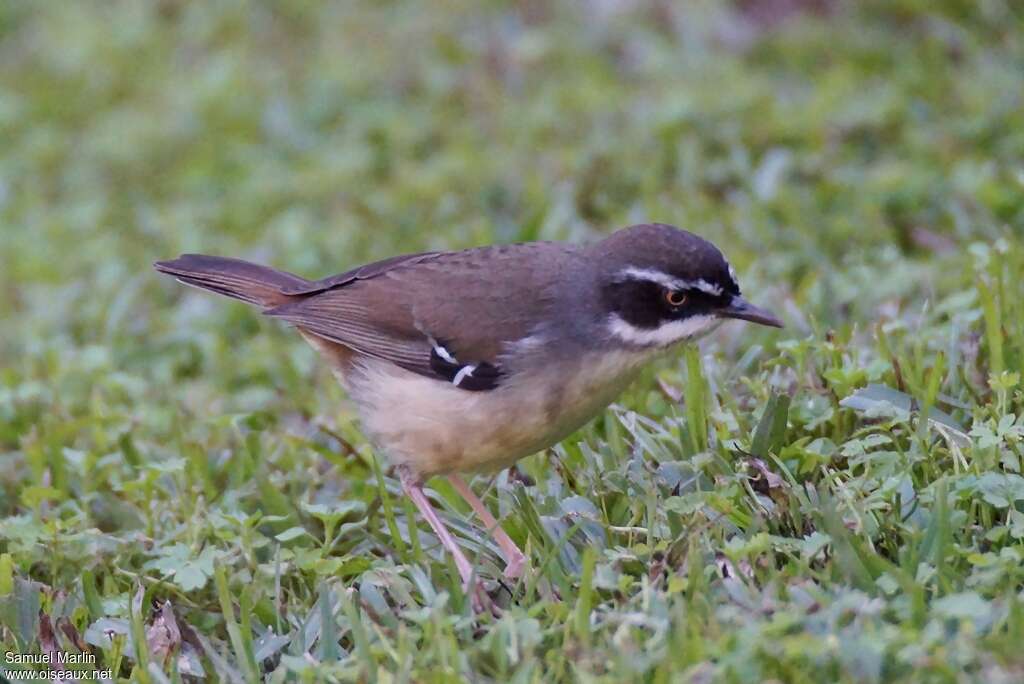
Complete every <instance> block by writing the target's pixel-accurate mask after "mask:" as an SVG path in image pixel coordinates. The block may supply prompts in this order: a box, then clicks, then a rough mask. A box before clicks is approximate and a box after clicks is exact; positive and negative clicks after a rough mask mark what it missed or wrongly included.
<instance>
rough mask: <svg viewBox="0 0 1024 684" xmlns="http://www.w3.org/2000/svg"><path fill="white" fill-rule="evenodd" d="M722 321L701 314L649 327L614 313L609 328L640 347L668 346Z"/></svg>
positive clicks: (702, 331) (709, 330) (616, 334)
mask: <svg viewBox="0 0 1024 684" xmlns="http://www.w3.org/2000/svg"><path fill="white" fill-rule="evenodd" d="M721 322H722V320H721V319H719V318H716V317H715V316H707V315H700V316H690V317H689V318H685V319H683V320H679V321H669V322H668V323H662V324H661V325H659V326H658V327H657V328H649V329H648V328H638V327H636V326H635V325H632V324H630V323H629V322H627V321H626V320H625V319H623V318H622V317H621V316H619V315H618V314H612V315H611V316H610V317H609V318H608V329H609V331H610V332H611V334H612V335H613V336H615V337H617V338H619V339H620V340H622V341H623V342H628V343H630V344H633V345H636V346H638V347H667V346H668V345H670V344H675V343H676V342H682V341H683V340H689V339H692V338H694V337H698V336H700V335H703V334H705V333H708V332H711V331H712V330H713V329H714V328H716V327H717V326H718V325H719V324H720V323H721Z"/></svg>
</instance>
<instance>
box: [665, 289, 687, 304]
mask: <svg viewBox="0 0 1024 684" xmlns="http://www.w3.org/2000/svg"><path fill="white" fill-rule="evenodd" d="M665 301H666V302H668V305H669V306H673V307H680V306H682V305H683V304H685V303H686V293H685V292H681V291H679V290H667V291H666V292H665Z"/></svg>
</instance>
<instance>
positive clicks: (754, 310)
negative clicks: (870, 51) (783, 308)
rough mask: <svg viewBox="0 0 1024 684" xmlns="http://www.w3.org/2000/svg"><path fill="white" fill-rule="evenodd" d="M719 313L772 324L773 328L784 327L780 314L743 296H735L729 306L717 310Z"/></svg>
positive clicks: (729, 316)
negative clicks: (763, 307)
mask: <svg viewBox="0 0 1024 684" xmlns="http://www.w3.org/2000/svg"><path fill="white" fill-rule="evenodd" d="M717 315H718V317H719V318H739V319H741V320H744V321H750V322H751V323H759V324H760V325H770V326H771V327H773V328H782V327H784V326H783V324H782V321H781V320H779V317H778V316H776V315H775V314H773V313H772V312H771V311H769V310H768V309H762V308H761V307H759V306H754V305H753V304H751V303H750V302H748V301H746V300H745V299H743V298H742V297H733V298H732V301H731V302H730V303H729V305H728V306H725V307H722V308H721V309H719V310H718V311H717Z"/></svg>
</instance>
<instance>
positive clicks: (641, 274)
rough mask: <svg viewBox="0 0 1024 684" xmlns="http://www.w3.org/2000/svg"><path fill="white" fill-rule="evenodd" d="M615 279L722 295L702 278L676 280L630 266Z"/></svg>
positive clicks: (650, 270) (718, 288)
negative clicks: (644, 281) (646, 282)
mask: <svg viewBox="0 0 1024 684" xmlns="http://www.w3.org/2000/svg"><path fill="white" fill-rule="evenodd" d="M616 278H617V279H618V280H647V281H649V282H652V283H657V284H658V285H661V286H662V287H667V288H669V289H671V290H700V291H701V292H703V293H705V294H709V295H711V296H713V297H719V296H721V295H722V288H721V287H720V286H718V285H715V284H714V283H709V282H708V281H706V280H704V279H703V278H698V279H697V280H684V279H683V278H676V277H674V276H670V275H669V274H667V273H662V272H661V271H656V270H654V269H651V268H634V267H632V266H631V267H629V268H624V269H622V270H621V271H619V273H618V275H617V276H616Z"/></svg>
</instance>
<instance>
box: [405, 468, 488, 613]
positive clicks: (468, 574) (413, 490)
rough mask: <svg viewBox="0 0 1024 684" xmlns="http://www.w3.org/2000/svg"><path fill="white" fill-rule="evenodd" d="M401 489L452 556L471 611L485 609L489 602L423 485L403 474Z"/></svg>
mask: <svg viewBox="0 0 1024 684" xmlns="http://www.w3.org/2000/svg"><path fill="white" fill-rule="evenodd" d="M401 480H402V489H404V490H405V493H406V495H407V496H408V497H409V498H410V499H412V502H413V503H414V504H416V508H418V509H419V510H420V513H421V514H422V515H423V517H424V518H426V519H427V522H428V523H430V527H431V528H432V529H433V530H434V534H436V535H437V538H438V539H440V540H441V545H442V546H443V547H444V548H445V549H447V551H448V553H450V554H452V557H453V558H454V559H455V567H456V568H458V570H459V576H460V577H462V587H463V589H464V590H465V592H466V594H467V595H468V596H469V597H470V601H472V603H473V609H474V610H476V611H477V612H482V611H483V610H485V609H486V608H487V604H488V602H489V600H488V599H487V598H486V594H485V593H484V592H483V589H482V588H481V587H480V585H479V583H478V582H477V580H476V577H475V576H474V574H473V566H472V565H471V564H470V562H469V559H468V558H466V555H465V554H464V553H462V549H460V548H459V545H458V544H456V543H455V539H454V538H453V537H452V534H451V532H449V531H448V528H447V527H445V524H444V523H443V522H442V521H441V518H439V517H438V516H437V513H436V512H435V511H434V509H433V507H432V506H431V505H430V501H429V500H428V499H427V496H426V494H424V493H423V483H422V482H419V481H418V480H416V479H415V478H413V477H411V476H409V475H407V474H406V473H405V472H402V473H401Z"/></svg>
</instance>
